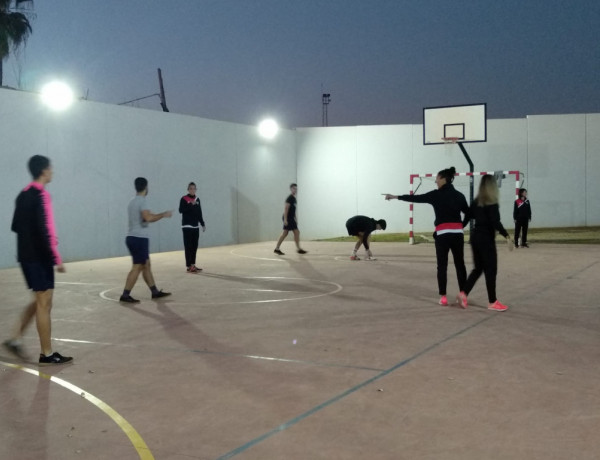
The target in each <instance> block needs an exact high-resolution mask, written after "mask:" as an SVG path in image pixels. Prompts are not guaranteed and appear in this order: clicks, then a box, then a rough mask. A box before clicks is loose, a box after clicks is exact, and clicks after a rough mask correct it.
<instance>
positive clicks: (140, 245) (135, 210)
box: [119, 177, 171, 303]
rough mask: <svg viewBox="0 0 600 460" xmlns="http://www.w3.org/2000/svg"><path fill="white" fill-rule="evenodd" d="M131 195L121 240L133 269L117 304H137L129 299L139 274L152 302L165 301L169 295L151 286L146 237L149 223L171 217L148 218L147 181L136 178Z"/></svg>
mask: <svg viewBox="0 0 600 460" xmlns="http://www.w3.org/2000/svg"><path fill="white" fill-rule="evenodd" d="M134 184H135V191H136V196H135V198H133V200H131V201H130V202H129V205H128V206H127V215H128V217H129V230H128V232H127V238H125V244H126V245H127V249H129V253H130V254H131V258H132V259H133V265H132V267H131V270H130V271H129V274H128V275H127V280H126V281H125V289H123V294H122V295H121V298H120V299H119V300H120V301H121V302H127V303H137V302H139V300H137V299H134V298H133V297H131V290H132V289H133V286H135V283H136V281H137V279H138V277H139V276H140V273H141V274H142V277H143V278H144V281H145V282H146V284H147V285H148V287H149V288H150V291H151V292H152V298H153V299H158V298H160V297H166V296H168V295H171V293H170V292H164V291H163V290H160V291H159V290H158V289H157V287H156V283H155V282H154V276H153V275H152V268H151V266H150V250H149V248H150V244H149V243H150V242H149V237H150V234H149V232H148V224H149V223H150V222H156V221H159V220H160V219H162V218H163V217H171V211H165V212H161V213H160V214H152V213H151V212H150V210H149V209H148V206H146V195H148V181H147V180H146V179H145V178H144V177H138V178H136V179H135V183H134Z"/></svg>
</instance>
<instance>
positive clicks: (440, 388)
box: [0, 242, 600, 460]
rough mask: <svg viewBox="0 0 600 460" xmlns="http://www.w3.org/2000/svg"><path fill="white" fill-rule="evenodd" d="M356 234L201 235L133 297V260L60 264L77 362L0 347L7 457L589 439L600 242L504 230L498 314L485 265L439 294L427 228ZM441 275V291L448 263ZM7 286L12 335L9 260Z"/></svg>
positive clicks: (526, 446) (423, 449) (543, 444)
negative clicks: (190, 260) (511, 243)
mask: <svg viewBox="0 0 600 460" xmlns="http://www.w3.org/2000/svg"><path fill="white" fill-rule="evenodd" d="M290 244H291V243H290ZM352 246H353V243H330V242H306V243H305V249H307V250H308V251H309V253H308V254H306V255H298V254H295V253H292V252H290V253H289V254H286V255H285V256H281V257H280V256H274V255H273V253H272V248H273V242H269V243H256V244H247V245H238V246H230V247H220V248H206V249H201V250H199V252H198V261H199V265H200V266H202V267H203V268H204V272H202V273H201V274H199V275H194V274H187V273H186V272H185V268H183V270H182V266H183V265H184V264H183V254H182V252H172V253H162V254H154V255H152V256H151V257H152V263H153V271H154V274H155V278H156V280H157V284H158V286H159V287H160V288H163V289H165V290H166V291H170V292H173V295H172V296H170V297H168V298H165V299H161V300H158V301H153V300H151V298H150V292H149V290H148V289H147V287H146V286H145V285H144V284H143V281H142V280H141V279H140V280H139V281H138V283H137V285H136V286H135V288H134V290H133V292H132V295H133V296H134V297H136V298H140V299H141V300H142V302H141V303H140V304H137V305H133V306H132V305H123V304H120V303H119V302H118V297H119V295H120V293H121V289H122V287H123V286H122V285H123V282H124V279H125V276H126V274H127V272H128V270H129V266H130V261H129V259H128V258H114V259H103V260H95V261H85V262H75V263H67V264H66V268H67V273H65V274H64V275H61V274H58V275H57V278H56V280H57V285H56V292H55V302H54V308H53V312H52V314H53V346H54V348H55V350H57V351H59V352H61V353H64V354H66V355H69V356H74V358H75V363H74V364H73V365H71V366H66V367H62V368H61V367H58V368H51V369H48V368H38V367H37V366H36V365H35V364H31V363H18V362H17V361H15V360H14V359H12V358H11V357H10V356H7V353H5V352H4V350H2V351H1V352H0V389H1V391H0V409H1V416H0V458H6V459H11V460H14V459H16V460H29V459H33V458H35V459H48V460H51V459H61V460H64V459H75V458H77V459H80V458H89V459H112V460H114V459H115V458H118V459H136V458H142V459H152V458H154V459H161V460H163V459H167V460H184V459H215V460H217V459H219V460H221V459H228V458H236V459H243V460H250V459H252V460H258V459H261V460H265V459H286V460H287V459H302V460H304V459H311V460H312V459H327V460H331V459H352V460H353V459H357V460H358V459H360V460H362V459H370V460H371V459H438V458H443V459H457V460H458V459H460V460H475V459H477V460H480V459H482V458H485V459H492V458H493V459H506V458H510V459H523V460H525V459H527V460H530V459H537V458H540V459H541V458H543V459H544V460H548V459H564V458H577V459H596V458H598V457H600V441H598V436H597V433H598V431H599V430H600V417H599V416H598V412H599V410H600V390H598V384H597V382H598V381H599V380H600V370H598V366H596V365H595V363H597V362H598V361H599V360H600V315H599V308H600V307H599V306H598V303H597V294H596V293H597V289H596V285H597V282H598V281H597V280H598V279H600V247H598V246H592V245H590V246H585V245H573V246H568V245H543V246H533V247H532V248H531V249H529V250H518V251H514V252H510V253H509V252H505V251H504V250H503V249H504V248H503V247H501V246H499V275H498V296H499V299H500V300H501V301H502V302H503V303H506V304H507V305H508V306H509V307H510V309H509V310H508V311H507V312H505V313H496V312H491V311H488V310H487V308H486V306H487V296H486V292H485V283H484V280H483V278H482V279H481V280H480V281H479V282H478V284H477V285H476V287H475V289H474V291H473V292H472V293H471V296H470V298H469V301H470V308H468V309H467V310H464V309H461V308H457V307H456V306H454V307H441V306H439V305H438V304H437V301H438V295H437V284H436V274H435V267H436V265H435V251H434V248H433V246H432V245H430V244H420V245H415V246H409V245H408V244H401V243H374V244H373V246H374V247H373V251H374V252H375V254H376V256H377V257H378V260H377V261H373V262H367V261H350V260H349V253H350V252H351V249H352ZM466 254H467V269H468V270H470V268H471V267H472V263H471V260H470V252H469V250H467V251H466ZM448 280H449V282H448V296H449V300H452V299H454V296H455V295H456V290H457V286H456V277H455V272H454V267H453V265H452V263H451V262H450V266H449V270H448ZM0 288H1V289H2V292H3V293H5V295H4V299H3V302H2V305H1V306H0V314H1V315H2V327H1V328H0V333H1V334H2V337H6V336H8V335H9V332H10V330H11V328H12V326H13V324H14V322H15V321H16V320H17V318H18V315H19V314H20V312H21V309H22V308H23V307H24V306H25V304H26V303H27V301H28V300H29V295H30V294H29V293H28V292H27V291H26V289H25V287H24V283H23V280H22V277H21V275H20V272H19V270H17V269H8V270H2V273H1V276H0ZM25 346H26V349H27V351H28V353H29V354H30V355H32V356H37V353H38V343H37V335H36V332H35V329H31V330H29V331H28V333H27V335H26V338H25ZM40 373H41V374H40ZM566 440H568V442H565V441H566Z"/></svg>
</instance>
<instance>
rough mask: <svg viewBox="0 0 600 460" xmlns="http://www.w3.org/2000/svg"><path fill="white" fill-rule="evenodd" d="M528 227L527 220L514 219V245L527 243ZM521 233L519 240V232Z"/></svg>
mask: <svg viewBox="0 0 600 460" xmlns="http://www.w3.org/2000/svg"><path fill="white" fill-rule="evenodd" d="M528 228H529V221H528V220H517V221H515V246H516V245H517V244H518V243H521V246H525V245H526V244H527V229H528ZM521 230H523V233H522V235H521V241H519V233H521Z"/></svg>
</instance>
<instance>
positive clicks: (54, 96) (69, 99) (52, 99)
mask: <svg viewBox="0 0 600 460" xmlns="http://www.w3.org/2000/svg"><path fill="white" fill-rule="evenodd" d="M41 94H42V101H44V104H46V105H47V106H48V107H50V108H51V109H53V110H65V109H66V108H68V107H69V106H70V105H71V104H72V103H73V100H74V99H75V98H74V96H73V91H71V88H69V87H68V86H67V85H66V84H65V83H62V82H60V81H53V82H51V83H47V84H46V85H44V86H43V88H42V91H41Z"/></svg>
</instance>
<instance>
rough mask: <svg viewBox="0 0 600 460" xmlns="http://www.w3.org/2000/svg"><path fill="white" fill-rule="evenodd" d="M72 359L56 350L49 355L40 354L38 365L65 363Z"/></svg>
mask: <svg viewBox="0 0 600 460" xmlns="http://www.w3.org/2000/svg"><path fill="white" fill-rule="evenodd" d="M71 361H73V358H71V357H70V356H63V355H61V354H60V353H58V352H57V351H55V352H54V353H52V354H51V355H50V356H44V355H42V354H40V366H51V365H53V364H66V363H69V362H71Z"/></svg>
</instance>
